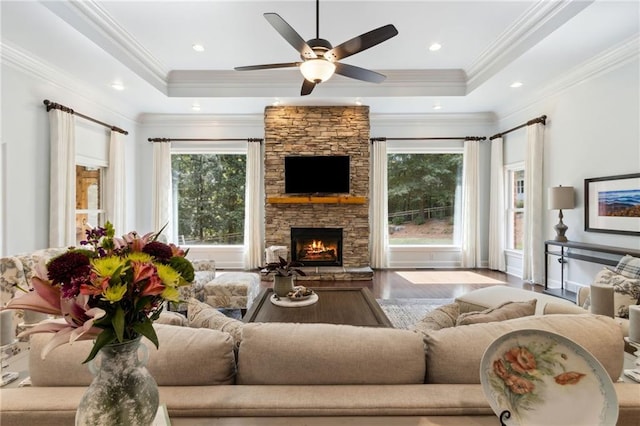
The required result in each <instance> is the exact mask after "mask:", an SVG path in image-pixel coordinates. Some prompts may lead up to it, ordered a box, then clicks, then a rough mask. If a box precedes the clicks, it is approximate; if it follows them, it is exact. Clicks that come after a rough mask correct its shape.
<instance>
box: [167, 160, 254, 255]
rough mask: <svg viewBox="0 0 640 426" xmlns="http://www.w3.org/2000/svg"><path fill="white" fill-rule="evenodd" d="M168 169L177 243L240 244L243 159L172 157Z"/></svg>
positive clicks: (243, 178)
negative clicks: (171, 188)
mask: <svg viewBox="0 0 640 426" xmlns="http://www.w3.org/2000/svg"><path fill="white" fill-rule="evenodd" d="M171 167H172V182H173V195H174V197H173V201H174V215H173V216H174V221H175V222H174V227H175V229H177V230H178V232H177V233H178V238H179V243H180V244H183V245H237V244H243V242H244V203H245V200H244V198H245V180H246V155H244V154H172V156H171Z"/></svg>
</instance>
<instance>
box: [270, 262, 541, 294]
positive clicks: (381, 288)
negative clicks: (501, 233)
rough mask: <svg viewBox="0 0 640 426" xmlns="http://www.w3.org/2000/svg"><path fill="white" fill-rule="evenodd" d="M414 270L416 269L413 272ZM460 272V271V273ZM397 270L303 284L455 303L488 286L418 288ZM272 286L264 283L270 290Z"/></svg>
mask: <svg viewBox="0 0 640 426" xmlns="http://www.w3.org/2000/svg"><path fill="white" fill-rule="evenodd" d="M411 270H413V269H411ZM457 270H459V269H457ZM397 271H401V270H400V269H396V270H376V271H374V275H373V280H371V281H304V282H302V284H303V285H306V286H308V287H367V288H369V289H370V290H371V292H372V293H373V296H374V297H375V298H376V299H400V298H410V299H453V298H455V297H458V296H461V295H463V294H465V293H468V292H470V291H472V290H475V289H478V288H483V287H486V286H487V284H429V285H416V284H412V283H411V282H409V281H407V280H406V279H404V278H402V277H401V276H400V275H398V274H396V273H395V272H397ZM470 271H473V272H475V273H478V274H481V275H484V276H487V277H490V278H493V279H496V280H500V281H504V282H506V283H507V285H508V286H510V287H517V288H523V289H526V290H531V291H535V292H542V289H543V287H542V286H539V285H532V284H529V283H525V282H523V281H522V280H521V279H520V278H516V277H513V276H511V275H507V274H505V273H502V272H497V271H492V270H490V269H470ZM270 284H271V283H269V282H266V281H262V285H263V286H265V287H269V286H270Z"/></svg>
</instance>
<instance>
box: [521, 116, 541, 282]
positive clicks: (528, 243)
mask: <svg viewBox="0 0 640 426" xmlns="http://www.w3.org/2000/svg"><path fill="white" fill-rule="evenodd" d="M543 155H544V125H543V124H542V123H536V124H532V125H530V126H528V127H527V156H526V158H525V162H524V239H523V240H524V241H523V244H524V248H523V253H522V263H523V264H522V279H523V280H525V281H530V282H533V283H542V282H543V276H544V248H543V238H542V235H543V230H542V217H543V214H542V194H543V190H542V174H543Z"/></svg>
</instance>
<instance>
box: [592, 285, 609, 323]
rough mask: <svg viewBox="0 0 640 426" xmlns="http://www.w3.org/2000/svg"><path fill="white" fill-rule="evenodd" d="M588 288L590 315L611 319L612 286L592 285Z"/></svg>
mask: <svg viewBox="0 0 640 426" xmlns="http://www.w3.org/2000/svg"><path fill="white" fill-rule="evenodd" d="M590 287H591V288H590V290H589V296H590V297H591V313H592V314H596V315H605V316H608V317H611V318H613V317H614V314H615V312H614V311H615V309H614V302H613V293H614V289H613V286H610V285H603V284H596V283H594V284H591V286H590Z"/></svg>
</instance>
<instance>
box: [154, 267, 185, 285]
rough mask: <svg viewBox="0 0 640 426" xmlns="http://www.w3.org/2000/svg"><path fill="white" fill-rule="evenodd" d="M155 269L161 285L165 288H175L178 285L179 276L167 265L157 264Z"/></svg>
mask: <svg viewBox="0 0 640 426" xmlns="http://www.w3.org/2000/svg"><path fill="white" fill-rule="evenodd" d="M155 265H156V269H157V270H158V276H159V277H160V279H161V280H162V284H164V285H165V286H167V287H177V286H179V285H180V278H181V277H180V274H179V273H178V272H177V271H176V270H175V269H173V268H172V267H171V266H169V265H163V264H161V263H157V264H155Z"/></svg>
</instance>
